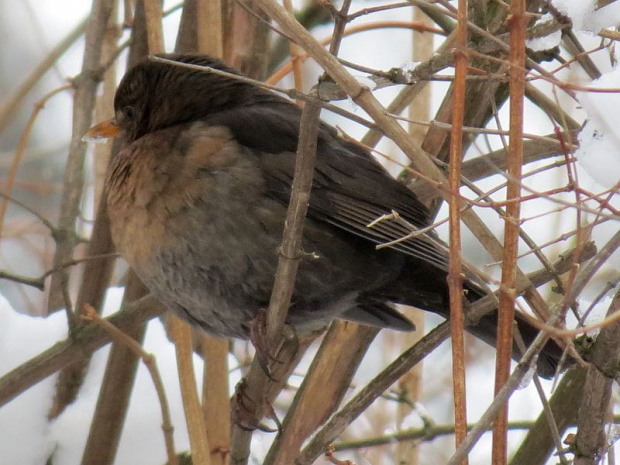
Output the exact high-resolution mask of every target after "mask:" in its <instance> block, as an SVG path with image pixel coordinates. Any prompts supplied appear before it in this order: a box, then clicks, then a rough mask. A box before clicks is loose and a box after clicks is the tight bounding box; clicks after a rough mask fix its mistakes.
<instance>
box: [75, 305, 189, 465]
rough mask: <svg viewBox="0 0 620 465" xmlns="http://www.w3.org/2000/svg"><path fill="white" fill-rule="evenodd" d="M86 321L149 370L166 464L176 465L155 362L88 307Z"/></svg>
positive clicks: (162, 390)
mask: <svg viewBox="0 0 620 465" xmlns="http://www.w3.org/2000/svg"><path fill="white" fill-rule="evenodd" d="M82 318H84V319H85V320H87V321H93V322H94V323H95V324H96V325H98V326H100V327H101V328H103V330H105V331H106V332H107V333H108V334H109V335H110V337H111V338H112V339H114V341H115V342H116V343H118V344H122V345H124V346H125V347H127V348H128V349H129V350H131V351H132V352H133V353H135V354H136V355H138V356H139V357H140V358H141V359H142V361H143V362H144V364H145V365H146V367H147V368H148V370H149V373H150V375H151V378H152V379H153V385H154V386H155V390H156V391H157V397H158V398H159V405H160V407H161V416H162V430H163V432H164V440H165V443H166V453H167V454H168V463H169V464H170V465H176V464H177V458H176V454H175V450H174V437H173V435H172V431H173V430H174V427H173V426H172V420H171V419H170V407H169V406H168V398H167V397H166V390H165V389H164V383H163V381H162V379H161V375H160V374H159V370H158V369H157V361H156V360H155V357H154V356H153V355H152V354H149V353H147V352H145V351H144V349H142V346H140V344H139V343H138V342H136V341H135V340H134V339H133V338H132V337H131V336H128V335H127V334H125V333H124V332H123V331H121V330H120V329H118V328H117V327H116V326H114V325H113V324H112V323H110V322H109V321H107V320H104V319H103V318H101V317H100V316H99V315H98V314H97V312H96V311H95V309H94V308H93V307H91V306H90V305H87V306H86V311H85V313H84V315H83V317H82Z"/></svg>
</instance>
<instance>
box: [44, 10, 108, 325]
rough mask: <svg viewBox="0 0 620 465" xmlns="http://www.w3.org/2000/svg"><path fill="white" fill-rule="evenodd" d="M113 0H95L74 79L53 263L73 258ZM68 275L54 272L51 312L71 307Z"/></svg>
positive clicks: (50, 301) (49, 301)
mask: <svg viewBox="0 0 620 465" xmlns="http://www.w3.org/2000/svg"><path fill="white" fill-rule="evenodd" d="M114 3H115V2H114V1H113V0H95V1H94V2H93V7H92V12H91V15H90V17H89V19H88V25H87V26H86V44H85V48H84V58H83V61H82V71H81V72H80V74H79V75H78V76H77V77H76V78H75V79H74V80H73V84H74V86H75V98H74V112H73V125H72V133H71V143H70V146H69V155H68V159H67V164H66V167H65V172H64V179H63V193H62V198H61V202H60V216H59V219H58V231H59V233H60V236H59V237H58V239H57V243H56V253H55V254H54V267H57V266H59V265H60V264H62V263H65V262H66V261H67V260H70V259H71V258H72V255H73V249H74V247H75V244H76V239H75V233H74V231H75V223H76V219H77V217H78V214H79V208H80V202H81V200H82V192H83V190H84V154H85V152H86V143H85V142H84V141H83V140H82V137H83V136H84V134H85V133H86V131H87V130H88V128H89V127H90V126H91V123H92V113H93V109H94V108H95V94H96V91H97V86H98V84H99V80H100V76H101V73H100V72H99V71H100V65H101V51H102V45H103V40H104V38H105V32H106V28H107V24H108V18H109V17H110V14H111V12H112V10H113V6H114ZM67 281H68V275H67V274H66V273H65V272H59V273H58V274H56V275H54V276H52V280H51V282H50V291H49V299H48V307H47V310H48V313H49V312H51V311H53V310H55V309H56V308H59V307H62V306H63V305H64V306H65V308H66V309H68V310H70V309H71V306H72V305H71V302H70V301H67V299H66V298H65V297H66V296H67V291H66V288H67Z"/></svg>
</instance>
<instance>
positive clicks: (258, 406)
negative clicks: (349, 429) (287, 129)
mask: <svg viewBox="0 0 620 465" xmlns="http://www.w3.org/2000/svg"><path fill="white" fill-rule="evenodd" d="M319 113H320V107H318V106H317V105H314V104H311V103H308V104H306V106H305V107H304V110H303V113H302V118H301V132H300V137H299V146H298V147H299V148H298V154H297V161H296V163H295V174H294V178H293V186H292V189H291V199H290V202H289V208H288V211H287V215H286V221H285V223H284V224H285V229H284V236H283V240H282V245H281V247H280V259H279V261H278V268H277V271H276V277H275V281H274V286H273V292H272V296H271V300H270V302H269V311H268V314H267V347H268V348H269V349H268V350H274V351H275V349H277V346H278V340H279V339H280V332H281V330H282V327H283V325H284V321H285V319H286V315H287V313H288V307H289V304H290V301H291V296H292V293H293V285H294V282H295V276H296V274H297V268H298V266H299V260H300V255H299V252H300V249H301V235H302V232H303V224H304V219H305V216H306V211H307V208H308V201H309V197H310V188H311V186H312V179H313V175H314V160H315V155H316V143H317V139H316V138H317V131H318V117H319ZM267 384H268V379H267V375H266V374H265V373H264V371H263V368H262V367H261V366H260V363H259V361H258V359H257V358H255V360H254V361H253V363H252V367H251V369H250V373H249V374H248V377H247V389H246V392H247V393H249V394H250V395H252V397H253V398H254V400H253V404H254V408H255V411H254V412H253V414H254V415H255V416H256V417H258V418H260V417H261V416H262V412H263V404H264V401H265V392H266V389H267ZM250 439H251V432H249V431H246V430H243V429H241V428H240V427H239V426H235V427H234V428H233V437H232V454H231V463H233V464H242V463H247V460H248V458H249V452H250V451H249V445H250V444H249V443H250Z"/></svg>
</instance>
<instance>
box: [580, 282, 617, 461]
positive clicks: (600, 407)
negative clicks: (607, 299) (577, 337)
mask: <svg viewBox="0 0 620 465" xmlns="http://www.w3.org/2000/svg"><path fill="white" fill-rule="evenodd" d="M618 312H620V291H618V292H617V293H616V295H615V296H614V298H613V300H612V302H611V305H610V306H609V310H608V312H607V316H611V315H613V314H615V313H618ZM587 360H588V361H589V362H590V363H591V364H590V365H589V366H588V372H587V374H586V382H585V386H584V388H583V397H582V399H581V405H580V407H579V421H578V428H577V436H576V438H575V440H574V442H572V444H571V449H572V450H573V452H574V453H575V460H574V463H575V465H596V464H597V463H600V460H601V458H602V457H603V455H604V454H605V452H606V451H607V449H608V448H609V447H610V446H609V441H608V439H607V434H608V432H607V431H606V425H607V424H608V422H607V418H608V416H609V408H610V400H611V390H612V384H613V382H614V379H616V378H617V377H618V362H619V360H620V321H616V322H615V323H614V324H611V325H608V326H605V327H604V328H602V329H601V332H600V333H599V335H598V337H597V338H596V341H595V342H594V345H593V347H592V350H591V352H589V353H588V357H587Z"/></svg>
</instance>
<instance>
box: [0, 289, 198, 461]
mask: <svg viewBox="0 0 620 465" xmlns="http://www.w3.org/2000/svg"><path fill="white" fill-rule="evenodd" d="M121 298H122V289H119V288H113V289H111V290H110V291H109V293H108V298H107V301H106V308H105V311H104V314H108V313H111V312H113V311H115V310H116V309H117V308H118V305H119V303H120V300H121ZM66 334H67V325H66V319H65V315H64V313H63V312H57V313H55V314H53V315H51V316H49V317H48V318H33V317H29V316H26V315H22V314H20V313H18V312H16V311H15V310H13V309H12V308H10V306H9V305H8V303H7V302H6V300H5V299H4V298H3V297H1V296H0V353H2V358H0V376H2V375H4V374H5V373H7V372H8V371H10V370H11V369H13V368H15V367H17V366H19V365H20V364H21V363H23V362H25V361H26V360H28V359H29V358H31V357H33V356H35V355H36V354H38V353H39V352H42V351H43V350H45V349H47V348H48V347H50V346H52V345H53V344H54V343H55V342H57V341H58V340H62V339H64V338H65V337H66ZM144 348H145V350H146V351H147V352H150V353H152V354H154V355H155V357H156V360H157V366H158V368H159V371H160V373H161V375H162V378H163V382H164V386H165V390H166V395H167V397H168V401H169V404H170V412H171V416H172V422H173V425H174V439H175V446H176V449H177V451H183V450H188V448H189V440H188V436H187V431H186V428H185V416H184V413H183V407H182V401H181V395H180V389H179V386H178V381H177V367H176V360H175V355H174V347H173V345H172V344H171V343H170V342H169V341H168V339H167V338H166V335H165V332H164V328H163V325H162V324H161V322H160V321H159V320H157V319H156V320H153V321H151V322H150V323H149V327H148V331H147V334H146V338H145V343H144ZM108 352H109V349H108V348H104V349H102V350H99V351H98V352H96V353H95V355H94V357H93V359H92V362H91V364H90V367H89V371H88V374H87V376H86V379H85V381H84V385H83V386H82V388H81V389H80V393H79V396H78V398H77V400H76V401H75V402H74V403H73V404H71V405H70V406H69V407H68V408H67V409H66V410H65V412H63V414H62V415H61V416H60V417H59V418H58V419H57V420H56V421H54V422H52V423H48V421H47V418H46V415H47V412H48V410H49V407H50V405H51V399H52V397H53V391H54V383H55V376H52V377H49V378H47V379H46V380H44V381H42V382H40V383H39V384H37V385H36V386H34V387H32V388H31V389H29V390H28V391H26V392H25V393H23V394H21V395H20V396H19V397H17V398H16V399H14V400H13V401H11V402H10V403H9V404H7V405H6V406H3V407H2V408H0V431H2V435H0V463H2V464H5V463H6V464H13V463H19V464H23V465H30V464H32V465H40V464H41V463H45V460H46V458H47V457H48V456H49V454H50V452H52V451H53V452H54V464H55V465H73V464H79V463H80V460H81V457H82V452H83V450H84V445H85V443H86V439H87V437H88V431H89V426H90V423H91V420H92V416H93V412H94V410H95V405H96V402H97V397H98V395H99V387H100V385H101V380H102V378H103V374H104V370H105V365H106V359H107V355H108ZM202 366H203V365H202V363H201V359H200V358H199V357H196V356H195V358H194V369H195V371H196V376H197V379H199V380H200V379H202ZM199 388H200V386H199ZM161 422H162V419H161V410H160V408H159V401H158V399H157V394H156V392H155V388H154V386H153V383H152V380H151V377H150V375H149V373H148V370H147V369H146V367H145V366H144V365H143V364H140V366H139V369H138V374H137V377H136V383H135V387H134V390H133V394H132V398H131V401H130V406H129V411H128V413H127V420H126V422H125V426H124V429H123V433H122V438H121V441H120V445H119V450H118V454H117V457H116V463H119V464H127V463H131V464H135V465H140V464H153V463H165V461H166V454H165V448H164V440H163V433H162V429H161Z"/></svg>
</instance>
